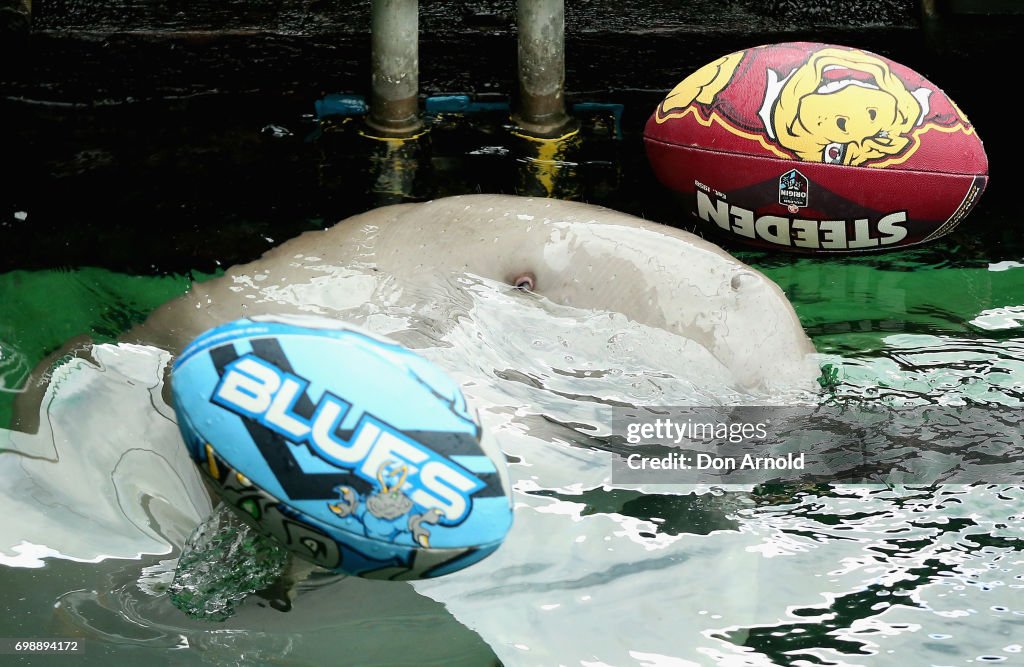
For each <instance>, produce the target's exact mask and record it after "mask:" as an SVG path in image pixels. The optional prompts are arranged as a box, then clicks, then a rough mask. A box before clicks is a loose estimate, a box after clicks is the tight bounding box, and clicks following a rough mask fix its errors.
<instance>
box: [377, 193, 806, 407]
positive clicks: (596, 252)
mask: <svg viewBox="0 0 1024 667" xmlns="http://www.w3.org/2000/svg"><path fill="white" fill-rule="evenodd" d="M374 245H375V255H376V261H377V263H378V265H379V267H380V269H381V270H382V271H384V272H388V273H390V274H394V275H396V276H399V277H400V278H405V279H407V280H417V277H419V279H422V278H423V277H425V276H427V275H430V274H436V273H438V272H456V273H468V274H472V275H477V276H480V277H483V278H488V279H491V280H496V281H502V282H505V283H507V284H509V285H511V286H513V287H518V288H520V289H523V290H524V291H529V292H532V293H533V294H535V295H540V296H542V297H545V298H547V299H550V300H551V301H553V302H556V303H559V304H562V305H567V306H573V307H577V308H588V309H597V310H605V311H613V312H620V313H622V314H624V315H626V316H627V317H629V318H630V319H633V320H635V321H637V322H640V323H642V324H646V325H648V326H653V327H659V328H662V329H666V330H668V331H671V332H673V333H676V334H679V335H681V336H685V337H687V338H690V339H692V340H694V341H696V342H697V343H699V344H701V345H702V346H704V347H705V348H706V349H707V350H708V351H709V352H710V353H711V354H712V355H713V356H714V357H715V358H716V359H718V360H719V361H720V362H721V363H722V364H723V365H724V366H725V367H726V368H728V369H729V370H730V371H731V373H732V374H733V377H734V378H735V380H736V382H737V383H738V384H739V385H741V386H742V387H744V388H747V389H752V390H774V389H778V388H783V387H787V388H788V387H792V388H804V389H813V387H814V384H815V382H814V381H815V380H816V379H817V377H818V375H819V369H818V367H817V365H816V364H815V363H814V361H813V356H812V355H813V353H814V351H815V350H814V347H813V345H812V344H811V341H810V340H809V339H808V337H807V336H806V334H805V333H804V330H803V328H802V327H801V325H800V322H799V319H798V318H797V316H796V313H795V312H794V310H793V308H792V306H791V304H790V303H789V301H788V299H787V298H786V296H785V294H784V293H783V292H782V290H781V289H779V287H778V285H776V284H775V283H774V282H772V281H771V280H770V279H768V278H767V277H766V276H764V275H763V274H762V273H760V272H759V271H757V270H755V269H753V268H752V267H750V266H748V265H746V264H744V263H742V262H740V261H739V260H737V259H736V258H734V257H732V256H731V255H729V254H728V253H726V252H725V251H723V250H722V249H721V248H719V247H718V246H715V245H713V244H711V243H708V242H706V241H704V240H702V239H700V238H698V237H696V236H694V235H692V234H689V233H687V232H684V231H681V230H678V229H675V228H672V227H668V226H665V225H659V224H656V223H651V222H648V221H645V220H642V219H640V218H636V217H634V216H630V215H626V214H623V213H619V212H616V211H612V210H610V209H606V208H602V207H597V206H591V205H586V204H580V203H574V202H566V201H560V200H551V199H528V198H522V197H511V196H495V195H469V196H461V197H450V198H446V199H440V200H435V201H433V202H428V203H425V204H418V205H413V206H406V207H404V210H402V211H400V212H399V214H398V215H396V216H395V217H394V218H393V220H392V221H391V223H390V224H389V225H387V226H386V227H384V228H382V229H381V230H380V231H379V233H378V235H377V236H376V239H375V242H374Z"/></svg>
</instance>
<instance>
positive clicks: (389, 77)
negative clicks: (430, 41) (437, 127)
mask: <svg viewBox="0 0 1024 667" xmlns="http://www.w3.org/2000/svg"><path fill="white" fill-rule="evenodd" d="M370 32H371V50H372V54H371V66H372V68H373V73H372V76H371V92H370V113H369V116H368V118H367V123H368V124H369V125H370V127H371V128H373V129H374V130H378V131H380V132H381V133H383V134H386V135H389V136H402V135H408V134H411V133H413V132H415V131H416V130H417V129H418V128H419V126H420V119H419V99H418V96H419V68H420V62H419V3H418V2H417V0H372V16H371V24H370Z"/></svg>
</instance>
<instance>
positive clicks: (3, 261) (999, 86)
mask: <svg viewBox="0 0 1024 667" xmlns="http://www.w3.org/2000/svg"><path fill="white" fill-rule="evenodd" d="M420 4H421V8H420V16H421V18H420V33H421V42H420V85H421V92H422V95H423V96H427V95H434V94H439V93H455V92H460V93H470V94H475V95H485V94H486V95H490V96H491V97H497V98H502V97H504V98H508V99H510V100H512V103H513V104H514V98H515V95H516V91H517V86H516V78H515V70H516V42H515V39H516V30H515V3H514V1H513V0H436V1H430V2H422V3H420ZM1021 4H1024V3H1015V2H1003V1H1001V0H976V1H974V2H969V1H966V0H961V1H959V2H954V1H952V0H946V1H943V0H935V1H934V2H923V3H922V2H917V1H916V0H852V1H839V0H819V1H817V2H810V1H797V0H767V1H765V2H758V1H756V0H720V1H718V2H711V1H708V0H694V1H688V2H684V1H680V0H672V1H662V2H640V1H639V0H617V1H616V0H567V2H566V89H567V97H568V100H569V102H570V103H572V102H578V101H599V102H613V103H617V104H622V105H623V116H622V129H623V134H624V136H623V139H622V142H621V148H620V149H618V152H614V151H613V152H610V153H609V154H608V155H606V156H604V157H606V158H607V160H606V161H608V162H613V161H614V162H616V163H618V164H620V165H621V171H622V173H621V175H620V176H621V177H620V178H619V180H618V181H616V186H615V187H616V188H617V189H618V194H617V196H616V197H613V198H611V199H608V200H602V201H598V202H597V203H607V204H609V205H615V206H617V207H619V208H623V209H625V210H629V211H630V212H633V213H636V214H640V215H645V216H647V217H650V218H654V219H659V220H661V221H663V222H666V223H669V224H679V221H678V220H677V219H675V218H673V217H672V215H671V211H672V209H671V208H669V207H668V206H667V204H666V205H662V200H661V198H662V197H663V195H664V193H662V192H661V191H660V190H659V188H658V187H657V186H656V184H655V183H654V181H653V179H652V177H651V175H650V174H649V173H648V172H647V171H646V169H645V163H644V159H643V154H642V148H641V140H640V132H641V131H642V127H643V123H644V121H645V120H646V118H647V116H648V115H649V114H650V112H651V110H653V108H654V106H655V105H656V104H657V102H658V101H659V100H660V98H661V97H663V96H664V94H665V93H666V92H667V91H668V90H669V89H671V88H672V87H673V86H674V85H675V84H676V83H677V82H678V81H679V80H681V79H682V78H684V77H685V76H686V75H687V74H689V73H690V72H691V71H693V70H694V69H696V68H697V67H699V66H701V65H702V64H704V63H706V62H707V61H709V60H711V59H713V58H715V57H718V56H720V55H722V54H725V53H728V52H731V51H735V50H738V49H743V48H747V47H750V46H754V45H757V44H763V43H768V42H780V41H792V40H811V41H821V42H832V43H839V44H847V45H851V46H857V47H859V48H864V49H867V50H870V51H874V52H876V53H879V54H882V55H885V56H888V57H890V58H892V59H894V60H896V61H898V62H902V63H904V64H906V65H908V66H910V67H912V68H914V69H916V70H918V71H919V72H921V73H922V74H924V75H925V76H926V77H927V78H929V79H931V80H932V81H933V82H934V83H936V84H937V85H939V86H940V87H941V88H943V89H944V90H945V92H946V93H947V94H948V95H949V96H950V97H951V98H952V99H953V100H954V101H956V102H957V103H958V104H959V105H960V107H961V108H962V109H963V110H964V111H965V112H966V113H967V115H968V116H969V118H970V119H971V120H972V121H973V122H974V124H975V125H976V127H977V128H978V130H979V134H980V136H981V137H982V139H983V140H984V141H985V146H986V149H987V150H988V151H989V157H990V162H991V172H992V184H991V186H990V188H989V191H988V192H987V193H986V195H985V196H984V198H983V200H982V204H981V205H980V206H981V208H984V207H985V206H995V205H996V204H997V203H999V202H1000V201H1005V200H1004V199H1002V198H1004V197H1005V198H1008V197H1011V196H1012V193H1013V191H1014V189H1015V187H1016V178H1015V177H1016V176H1018V175H1019V174H1020V173H1021V172H1020V170H1019V168H1018V167H1017V162H1018V157H1017V153H1018V152H1019V148H1018V147H1019V145H1020V138H1019V135H1018V131H1017V128H1016V125H1015V120H1014V116H1015V114H1012V113H1011V112H1010V105H1011V101H1010V100H1011V94H1010V93H1011V91H1013V90H1015V88H1016V87H1018V84H1017V83H1015V78H1014V77H1008V74H1007V73H1008V72H1012V71H1013V69H1014V67H1015V63H1016V62H1017V60H1018V58H1017V53H1018V45H1017V40H1018V36H1019V35H1020V34H1022V33H1021V32H1020V27H1021V25H1022V23H1024V21H1022V19H1024V14H1021V13H1016V12H1018V11H1019V10H1020V9H1022V8H1021V7H1020V5H1021ZM30 6H31V7H30ZM29 7H30V8H31V21H29V20H28V10H29ZM369 7H370V3H369V2H350V1H346V0H177V1H173V0H171V1H160V2H157V1H155V0H106V1H104V2H98V1H96V0H34V2H31V3H30V2H28V0H0V66H2V67H0V120H2V124H0V170H2V172H0V177H2V179H0V188H2V189H0V271H2V270H10V269H14V268H40V267H48V266H68V265H71V266H79V265H86V264H92V265H103V266H110V267H113V268H118V269H119V270H126V271H137V272H163V271H187V270H188V269H190V268H204V269H212V268H215V267H216V266H218V265H220V266H224V265H228V264H231V263H235V262H237V261H242V260H246V259H251V258H253V257H255V256H257V255H258V254H259V253H260V252H262V251H263V250H265V249H266V247H267V246H268V245H272V244H273V243H277V242H280V241H282V240H284V239H285V238H288V237H290V236H293V235H295V234H297V233H299V232H301V231H302V230H304V229H308V228H312V227H316V226H323V225H326V224H330V223H332V222H334V221H335V220H337V219H340V218H341V217H344V216H345V215H348V214H351V213H353V212H355V211H357V210H360V209H361V208H364V207H365V206H366V205H367V202H366V201H364V200H360V199H359V198H358V197H356V196H355V195H354V194H353V193H354V192H355V191H356V190H358V189H359V188H358V187H356V186H354V185H353V183H355V182H356V181H358V179H359V178H362V177H363V176H364V174H362V172H358V170H356V171H353V172H351V173H349V172H348V171H345V169H347V168H348V167H344V166H343V167H342V168H339V167H338V165H339V164H342V165H344V164H345V163H346V160H345V156H339V155H331V154H330V148H329V147H328V146H326V145H325V144H324V143H323V142H318V141H317V140H315V136H316V131H317V129H316V123H315V119H313V118H312V117H311V113H312V111H313V104H314V102H315V100H316V99H318V98H319V97H321V96H323V95H324V94H326V93H333V92H344V93H355V94H361V95H366V94H368V93H369V82H370V72H369V53H370V51H369V49H370V37H369V13H370V12H369ZM275 127H276V128H283V129H284V132H278V131H277V130H274V129H273V128H275ZM473 131H475V132H476V133H477V134H476V135H473V136H475V137H476V138H475V139H474V141H477V143H478V144H479V145H480V146H484V145H488V142H489V143H490V144H494V143H500V142H501V140H500V138H497V137H495V136H494V132H493V128H491V129H490V130H488V129H487V128H479V127H478V128H474V129H473ZM487 132H491V134H490V135H488V136H485V135H487ZM440 139H441V137H440V135H438V136H437V137H436V138H435V141H434V145H433V150H434V158H433V159H434V162H435V163H436V164H442V163H444V164H454V163H455V162H457V161H458V159H457V158H459V154H460V151H461V153H462V154H465V153H466V152H467V150H466V149H467V148H472V146H468V145H466V146H456V147H451V146H449V147H448V148H445V146H444V145H443V141H440ZM445 150H449V151H450V152H451V155H448V156H447V157H446V154H445V153H444V151H445ZM468 152H470V153H472V151H471V150H470V151H468ZM601 157H602V156H598V158H601ZM444 160H448V162H444ZM598 161H600V160H598ZM348 162H351V160H349V161H348ZM474 164H479V161H477V163H474ZM492 164H494V165H495V169H497V170H498V172H500V169H501V168H503V167H501V165H499V164H497V163H496V162H493V161H492ZM339 169H340V171H339ZM353 169H355V168H354V167H353ZM498 172H496V173H498ZM461 173H462V174H463V176H462V178H463V180H462V186H464V188H465V190H466V191H493V190H503V191H507V188H506V187H505V186H503V185H502V184H501V183H500V179H497V178H492V179H490V180H487V179H486V178H484V177H485V176H486V173H487V170H486V169H479V168H475V167H474V168H471V169H464V170H463V172H461ZM509 187H511V186H509ZM450 189H451V188H449V190H450ZM434 192H436V190H435V191H434ZM425 194H426V195H428V196H429V195H430V194H431V192H430V191H425ZM1007 210H1008V209H1007ZM1007 233H1011V232H1010V231H1007ZM1013 233H1015V232H1013Z"/></svg>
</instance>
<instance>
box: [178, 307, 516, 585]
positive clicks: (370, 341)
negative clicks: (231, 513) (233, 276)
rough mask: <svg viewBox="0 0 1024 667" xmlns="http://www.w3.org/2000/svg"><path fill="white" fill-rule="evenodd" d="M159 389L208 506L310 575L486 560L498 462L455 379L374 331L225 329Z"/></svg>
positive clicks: (500, 502)
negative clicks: (271, 541)
mask: <svg viewBox="0 0 1024 667" xmlns="http://www.w3.org/2000/svg"><path fill="white" fill-rule="evenodd" d="M171 389H172V396H173V402H174V410H175V413H176V415H177V418H178V426H179V428H180V430H181V433H182V436H183V437H184V440H185V443H186V445H187V446H188V449H189V453H190V454H191V455H192V458H193V459H194V460H195V461H196V462H197V464H198V465H199V466H200V469H201V470H202V471H203V472H204V473H205V475H206V476H207V477H208V479H209V480H210V481H211V482H212V485H213V487H214V488H215V489H216V490H217V492H218V493H219V494H220V496H221V498H222V499H223V500H224V501H225V502H226V503H228V504H229V505H231V506H233V507H235V508H237V509H238V510H239V511H240V512H241V513H242V515H243V516H244V517H246V518H247V519H249V520H250V522H251V523H252V524H254V525H255V526H256V527H258V528H259V529H260V530H261V531H263V532H264V533H266V534H268V535H271V536H273V537H275V538H277V539H278V540H280V541H281V542H282V543H283V544H285V545H286V546H287V547H288V548H289V549H290V550H291V551H292V552H294V553H295V554H296V555H298V556H300V557H302V558H304V559H306V560H309V561H311V562H313V563H315V564H317V565H319V566H321V567H324V568H327V569H330V570H334V571H337V572H344V573H347V574H352V575H358V576H363V577H371V578H383V579H417V578H424V577H435V576H439V575H443V574H447V573H449V572H454V571H456V570H460V569H462V568H464V567H466V566H468V565H471V564H473V563H475V562H477V561H479V560H481V559H483V558H484V557H486V556H487V555H489V554H491V553H493V552H494V551H495V550H496V549H497V548H498V546H499V545H500V544H501V543H502V541H503V540H504V538H505V536H506V534H507V533H508V531H509V529H510V528H511V526H512V506H511V493H510V490H509V482H508V474H507V470H506V468H505V463H504V461H505V459H504V456H503V455H502V453H501V451H500V450H499V449H498V448H497V446H496V444H495V443H494V442H493V440H492V439H491V438H489V437H487V434H485V433H483V432H482V429H481V427H480V424H479V422H478V421H477V419H476V417H475V415H474V414H472V413H471V412H470V410H469V409H468V408H467V405H466V400H465V397H464V396H463V394H462V391H461V389H460V388H459V386H458V384H456V383H455V382H454V381H453V380H452V379H451V378H450V377H448V375H446V374H445V373H444V372H442V371H441V370H440V369H438V368H437V367H436V366H435V365H433V364H432V363H430V362H429V361H427V360H426V359H424V358H423V357H421V356H419V355H417V354H415V353H413V352H411V351H410V350H408V349H406V348H404V347H402V346H401V345H399V344H397V343H395V342H393V341H389V340H387V339H385V338H382V337H380V336H377V335H376V334H372V333H369V332H367V331H365V330H362V329H360V328H357V327H354V326H350V325H347V324H342V323H340V322H336V321H334V320H326V319H323V318H315V317H287V318H285V317H262V318H256V317H254V318H251V319H242V320H238V321H235V322H231V323H229V324H225V325H223V326H219V327H216V328H214V329H211V330H210V331H207V332H206V333H204V334H202V335H201V336H199V337H198V338H196V339H195V340H194V341H193V342H192V343H191V344H189V345H188V347H186V348H185V350H183V351H182V353H181V355H180V356H179V357H178V358H177V360H176V361H175V362H174V365H173V367H172V369H171Z"/></svg>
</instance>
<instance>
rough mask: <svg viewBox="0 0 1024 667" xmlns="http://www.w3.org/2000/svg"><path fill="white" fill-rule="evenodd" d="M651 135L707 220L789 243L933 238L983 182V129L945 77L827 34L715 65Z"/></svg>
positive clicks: (669, 104)
mask: <svg viewBox="0 0 1024 667" xmlns="http://www.w3.org/2000/svg"><path fill="white" fill-rule="evenodd" d="M644 143H645V145H646V148H647V156H648V158H649V160H650V162H651V167H652V168H653V170H654V173H655V174H656V175H657V177H658V179H659V180H660V181H661V183H662V184H664V185H665V186H666V187H667V188H669V189H670V190H673V191H675V192H677V193H679V194H680V195H682V197H683V199H684V201H685V205H686V207H687V208H688V209H690V211H691V212H692V214H693V215H694V216H696V217H697V218H698V219H699V220H700V221H701V222H702V224H710V225H713V226H714V227H716V228H718V229H720V230H722V231H724V232H727V233H730V234H732V235H734V236H735V237H736V238H737V239H739V240H741V241H745V242H747V243H751V244H754V245H757V246H760V247H768V248H775V249H780V250H787V251H792V252H852V251H870V250H880V249H886V248H894V247H901V246H908V245H914V244H918V243H924V242H926V241H931V240H933V239H937V238H939V237H941V236H944V235H945V234H948V233H949V232H951V231H952V230H953V229H954V228H955V227H956V226H957V225H958V224H959V223H960V221H961V220H963V219H964V217H965V216H966V215H967V214H968V213H969V212H970V210H971V209H972V208H973V207H974V205H975V204H976V203H977V201H978V198H979V197H980V196H981V193H982V191H984V189H985V185H986V183H987V182H988V158H987V157H986V155H985V148H984V146H983V145H982V142H981V139H979V138H978V134H977V132H976V131H975V129H974V126H973V125H971V123H970V122H969V121H968V120H967V117H966V116H965V115H964V114H963V112H961V111H960V109H959V108H958V107H957V106H956V104H954V103H953V101H952V100H951V99H949V97H948V96H947V95H946V94H945V93H944V92H942V90H940V89H939V88H938V86H936V85H935V84H933V83H931V82H930V81H928V80H927V79H925V78H924V77H923V76H921V75H920V74H918V73H916V72H914V71H913V70H911V69H910V68H908V67H906V66H904V65H900V64H899V63H896V62H893V61H892V60H889V59H888V58H885V57H883V56H879V55H876V54H874V53H870V52H868V51H863V50H860V49H855V48H850V47H846V46H837V45H833V44H817V43H811V42H790V43H784V44H767V45H764V46H758V47H755V48H751V49H747V50H745V51H737V52H735V53H730V54H728V55H725V56H722V57H721V58H718V59H717V60H715V61H713V62H711V63H708V64H707V65H705V66H703V67H701V68H700V69H699V70H697V71H696V72H694V73H693V74H691V75H690V76H688V77H687V78H686V79H684V80H683V81H682V82H681V83H680V84H679V85H678V86H676V87H675V88H673V89H672V91H671V92H670V93H669V94H668V95H667V96H666V97H665V99H664V100H662V102H661V103H660V104H659V105H658V108H657V109H655V111H654V113H653V114H651V117H650V119H649V120H648V121H647V125H646V127H645V129H644Z"/></svg>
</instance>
